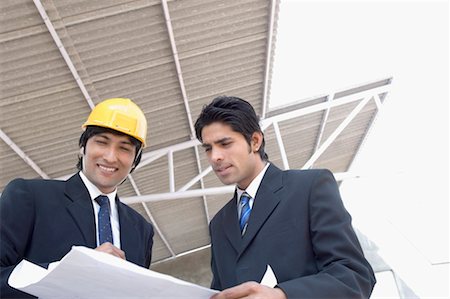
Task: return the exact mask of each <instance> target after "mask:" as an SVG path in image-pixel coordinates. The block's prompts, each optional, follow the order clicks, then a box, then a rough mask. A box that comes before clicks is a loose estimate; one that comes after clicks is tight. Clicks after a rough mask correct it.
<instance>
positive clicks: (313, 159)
mask: <svg viewBox="0 0 450 299" xmlns="http://www.w3.org/2000/svg"><path fill="white" fill-rule="evenodd" d="M371 98H372V96H367V97H366V98H365V99H364V100H362V101H361V102H360V103H359V104H358V105H357V106H356V107H355V109H353V111H352V112H350V114H349V115H348V116H347V117H346V118H345V119H344V121H343V122H342V123H341V124H340V125H339V126H338V127H337V128H336V130H334V132H333V133H332V134H331V135H330V136H329V137H328V138H327V140H325V142H324V143H323V144H322V145H321V146H320V148H319V149H318V150H317V151H315V152H314V154H313V155H312V156H311V158H309V160H308V161H307V162H306V163H305V165H303V167H302V169H308V168H310V167H311V166H312V164H313V163H314V162H316V161H317V159H318V158H319V157H320V156H321V155H322V154H323V153H324V152H325V151H326V150H327V148H328V147H329V146H330V145H331V143H332V142H333V141H334V140H335V139H336V138H337V137H338V136H339V134H341V132H342V131H344V129H345V128H346V127H347V126H348V124H349V123H350V122H351V121H352V120H353V119H354V118H355V116H356V115H357V114H358V113H359V112H360V111H361V109H362V108H364V106H365V105H366V104H367V102H369V100H370V99H371Z"/></svg>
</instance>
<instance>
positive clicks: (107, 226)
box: [95, 195, 113, 245]
mask: <svg viewBox="0 0 450 299" xmlns="http://www.w3.org/2000/svg"><path fill="white" fill-rule="evenodd" d="M95 201H96V202H97V203H98V204H99V205H100V210H99V211H98V243H99V245H102V244H103V243H105V242H110V243H112V242H113V236H112V229H111V218H110V216H109V215H110V213H109V199H108V197H107V196H105V195H100V196H98V197H97V198H96V199H95Z"/></svg>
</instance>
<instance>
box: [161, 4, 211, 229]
mask: <svg viewBox="0 0 450 299" xmlns="http://www.w3.org/2000/svg"><path fill="white" fill-rule="evenodd" d="M161 4H162V7H163V11H164V18H165V21H166V26H167V32H168V34H169V40H170V46H171V48H172V54H173V60H174V62H175V67H176V70H177V75H178V82H179V83H180V89H181V94H182V96H183V102H184V107H185V109H186V115H187V118H188V123H189V129H190V131H191V140H194V139H195V130H194V123H193V121H192V114H191V109H190V107H189V101H188V97H187V93H186V86H185V84H184V79H183V72H182V70H181V64H180V58H179V57H178V49H177V44H176V42H175V37H174V34H173V28H172V21H171V19H170V13H169V6H168V5H167V0H161ZM194 151H195V157H196V160H197V168H198V172H199V173H201V172H202V169H201V163H200V156H199V154H198V149H197V147H194ZM200 184H201V187H202V188H204V184H203V180H202V179H200ZM171 187H172V185H171ZM173 188H174V189H173V190H171V191H175V187H173ZM203 206H204V209H205V213H206V220H207V223H208V224H209V212H208V206H207V202H206V198H205V197H204V196H203Z"/></svg>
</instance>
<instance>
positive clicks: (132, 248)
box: [116, 197, 142, 261]
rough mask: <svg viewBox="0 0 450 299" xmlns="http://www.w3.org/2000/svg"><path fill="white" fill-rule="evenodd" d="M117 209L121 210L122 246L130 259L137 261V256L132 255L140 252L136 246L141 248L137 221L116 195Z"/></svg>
mask: <svg viewBox="0 0 450 299" xmlns="http://www.w3.org/2000/svg"><path fill="white" fill-rule="evenodd" d="M116 204H117V210H118V212H119V224H120V248H121V249H122V250H123V251H124V252H125V253H126V259H127V260H128V261H137V258H138V257H137V256H132V254H133V253H136V252H139V250H136V248H140V247H141V246H142V245H140V244H139V238H138V232H137V231H136V228H135V221H134V220H133V218H131V217H130V214H129V213H128V211H127V209H126V207H125V205H124V204H122V203H121V202H120V201H119V198H118V197H116Z"/></svg>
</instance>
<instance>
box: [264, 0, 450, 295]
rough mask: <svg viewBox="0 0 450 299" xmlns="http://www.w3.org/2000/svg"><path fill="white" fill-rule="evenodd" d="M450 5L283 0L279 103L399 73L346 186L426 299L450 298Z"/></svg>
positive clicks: (370, 228)
mask: <svg viewBox="0 0 450 299" xmlns="http://www.w3.org/2000/svg"><path fill="white" fill-rule="evenodd" d="M449 12H450V11H449V1H406V0H402V1H400V0H392V1H381V0H380V1H369V0H359V1H340V0H334V1H321V0H314V1H305V0H296V1H295V0H291V1H289V0H281V3H280V11H279V20H278V32H277V44H276V48H275V58H274V70H273V74H272V86H271V95H270V107H275V106H278V105H285V104H287V103H289V102H291V101H298V100H301V99H306V98H310V97H312V96H316V95H323V94H328V93H330V92H332V91H333V90H340V89H345V88H347V87H352V86H355V85H359V84H363V83H366V82H371V81H375V80H377V79H382V78H387V77H393V82H392V89H391V91H390V92H389V94H388V96H387V98H386V101H385V103H384V105H383V108H382V110H380V111H379V114H378V116H377V119H376V121H375V123H374V125H373V127H372V128H371V130H370V133H369V135H368V137H367V139H366V141H365V143H364V146H363V148H362V149H361V151H360V152H359V154H358V156H357V158H356V160H355V162H354V164H353V165H352V169H351V171H352V172H355V173H358V174H360V176H361V178H357V179H350V180H347V181H345V182H344V183H343V184H342V186H341V193H342V197H343V200H344V203H345V205H346V207H347V209H348V210H349V212H350V213H351V214H352V216H353V220H354V222H353V223H354V225H355V227H357V228H358V229H359V230H361V231H362V232H363V233H364V234H365V235H366V236H368V237H369V239H371V240H373V241H374V242H375V243H376V244H377V245H378V246H379V248H380V255H382V257H383V258H384V259H385V260H386V261H387V262H388V263H389V264H390V265H391V266H392V268H393V269H394V271H396V272H397V273H398V274H399V275H400V277H401V278H402V279H403V280H404V281H405V282H406V283H407V284H408V285H409V286H410V287H411V288H412V289H413V291H414V292H415V293H416V294H417V295H419V296H421V297H422V298H448V297H450V293H449V289H448V285H449V284H448V281H449V273H448V271H449V235H450V233H449V198H450V197H449V166H450V164H449V112H450V111H449V67H450V64H449V52H450V49H449ZM380 278H381V276H380ZM385 296H389V294H388V293H386V291H385V290H383V289H382V288H381V286H380V288H379V289H378V290H376V292H374V298H382V297H385Z"/></svg>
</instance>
